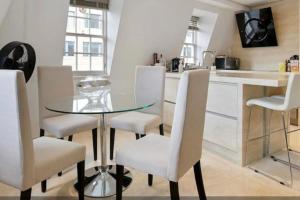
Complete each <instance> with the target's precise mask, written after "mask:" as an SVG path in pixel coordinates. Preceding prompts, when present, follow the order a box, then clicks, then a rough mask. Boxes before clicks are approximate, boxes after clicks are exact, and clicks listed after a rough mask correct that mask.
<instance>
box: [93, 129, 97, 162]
mask: <svg viewBox="0 0 300 200" xmlns="http://www.w3.org/2000/svg"><path fill="white" fill-rule="evenodd" d="M92 134H93V149H94V161H96V160H97V159H98V156H97V129H96V128H94V129H93V130H92Z"/></svg>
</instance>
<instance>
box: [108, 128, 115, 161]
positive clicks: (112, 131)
mask: <svg viewBox="0 0 300 200" xmlns="http://www.w3.org/2000/svg"><path fill="white" fill-rule="evenodd" d="M115 134H116V129H114V128H110V138H109V142H110V146H109V158H110V160H112V159H113V158H114V148H115Z"/></svg>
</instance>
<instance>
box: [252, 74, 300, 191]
mask: <svg viewBox="0 0 300 200" xmlns="http://www.w3.org/2000/svg"><path fill="white" fill-rule="evenodd" d="M247 106H249V107H250V114H249V122H248V123H249V131H248V134H247V139H246V140H247V141H246V150H247V149H248V142H249V138H250V134H251V130H250V124H251V115H252V109H253V107H254V106H258V107H261V108H265V109H269V110H271V114H270V123H271V118H272V113H273V111H278V112H281V119H282V127H283V132H284V136H285V141H284V143H285V146H286V149H287V158H288V159H287V162H285V161H284V162H283V163H284V164H286V163H287V164H288V166H289V171H290V183H291V186H292V185H293V170H292V168H293V165H294V164H293V163H292V162H291V155H290V148H289V142H288V134H289V132H288V129H287V126H286V117H285V115H286V114H287V113H288V112H290V111H291V110H292V109H295V108H299V107H300V74H290V76H289V80H288V85H287V89H286V94H285V96H271V97H262V98H255V99H249V100H248V101H247ZM269 127H271V126H270V124H269ZM272 132H273V131H272V130H271V128H269V133H268V135H267V136H266V137H270V136H271V134H272ZM255 139H259V138H253V139H251V140H255ZM268 148H269V147H268ZM246 156H247V151H246ZM271 157H272V158H273V159H274V160H275V161H280V159H278V158H276V157H275V156H271ZM246 162H247V157H246ZM256 171H257V172H260V171H258V170H256ZM261 173H262V174H264V173H263V172H261ZM264 175H266V176H269V175H267V174H264ZM272 179H274V178H272ZM275 180H276V179H275ZM279 182H280V183H281V184H284V183H283V182H282V181H279Z"/></svg>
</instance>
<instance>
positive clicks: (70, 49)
mask: <svg viewBox="0 0 300 200" xmlns="http://www.w3.org/2000/svg"><path fill="white" fill-rule="evenodd" d="M74 52H76V37H75V36H66V39H65V56H74Z"/></svg>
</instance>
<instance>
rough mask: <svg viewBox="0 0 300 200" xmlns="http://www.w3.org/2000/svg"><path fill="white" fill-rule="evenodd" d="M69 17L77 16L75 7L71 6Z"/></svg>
mask: <svg viewBox="0 0 300 200" xmlns="http://www.w3.org/2000/svg"><path fill="white" fill-rule="evenodd" d="M68 15H69V16H75V15H76V8H75V7H73V6H70V7H69V13H68Z"/></svg>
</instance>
